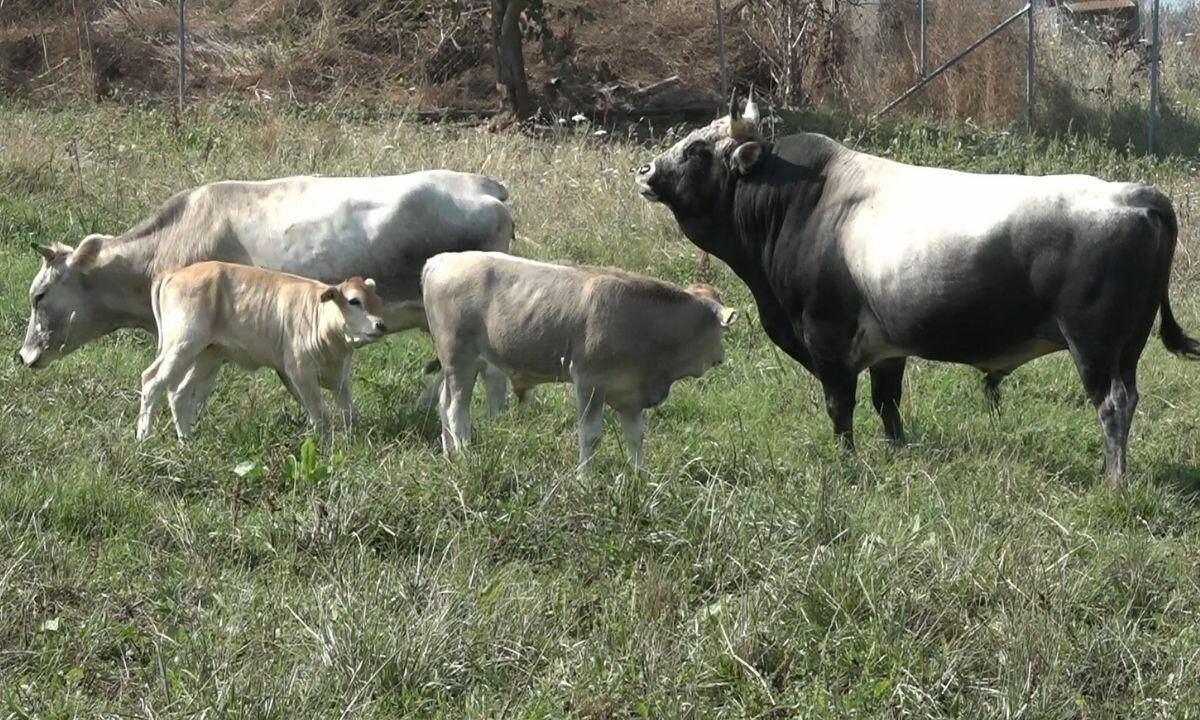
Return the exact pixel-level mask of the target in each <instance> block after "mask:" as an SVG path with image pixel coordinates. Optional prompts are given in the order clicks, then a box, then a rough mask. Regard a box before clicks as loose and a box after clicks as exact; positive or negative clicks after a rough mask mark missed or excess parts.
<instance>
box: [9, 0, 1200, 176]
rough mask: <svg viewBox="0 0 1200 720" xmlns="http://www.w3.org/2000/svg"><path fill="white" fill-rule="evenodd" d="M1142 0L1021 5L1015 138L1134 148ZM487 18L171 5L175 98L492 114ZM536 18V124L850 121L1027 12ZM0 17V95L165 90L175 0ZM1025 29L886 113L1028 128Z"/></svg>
mask: <svg viewBox="0 0 1200 720" xmlns="http://www.w3.org/2000/svg"><path fill="white" fill-rule="evenodd" d="M1153 2H1154V0H1091V1H1090V2H1070V1H1069V0H1036V2H1035V3H1034V11H1033V19H1034V30H1035V32H1034V52H1033V64H1034V67H1035V73H1034V75H1035V80H1036V83H1035V92H1034V95H1033V100H1034V107H1033V108H1032V110H1033V112H1032V120H1033V127H1034V129H1036V130H1041V131H1048V132H1053V131H1061V130H1066V129H1068V128H1071V129H1077V130H1078V129H1090V130H1096V131H1100V132H1109V133H1110V134H1114V136H1120V135H1121V134H1122V133H1123V134H1124V135H1125V136H1128V138H1129V139H1130V140H1131V141H1135V142H1136V143H1138V144H1140V143H1141V142H1144V136H1145V125H1146V120H1147V100H1148V96H1149V92H1150V89H1149V87H1148V85H1149V79H1150V68H1149V62H1148V61H1149V59H1150V58H1151V56H1152V53H1151V52H1150V49H1149V44H1148V43H1149V40H1150V37H1151V35H1152V23H1151V22H1150V17H1149V10H1150V7H1151V5H1152V4H1153ZM1160 2H1161V15H1162V20H1161V24H1160V28H1161V35H1162V41H1161V47H1162V52H1161V89H1162V94H1161V101H1160V103H1159V110H1160V115H1161V124H1162V128H1161V132H1160V133H1159V135H1160V137H1161V138H1163V139H1164V141H1169V139H1170V138H1171V137H1179V136H1187V137H1194V134H1193V135H1188V134H1187V133H1183V134H1182V135H1181V134H1180V133H1175V132H1171V130H1172V128H1176V127H1179V126H1180V125H1181V124H1189V123H1192V122H1194V121H1195V118H1197V117H1200V107H1198V105H1200V100H1198V98H1200V40H1198V39H1197V37H1196V31H1197V30H1198V29H1200V0H1160ZM491 7H492V2H491V0H186V5H185V10H186V13H185V17H186V22H187V31H186V36H187V37H186V40H187V44H186V47H187V69H188V73H187V78H186V84H185V87H184V96H185V98H186V99H188V100H189V101H190V100H194V99H198V98H202V97H212V96H218V95H228V94H239V95H243V96H247V97H249V98H251V99H254V100H261V101H280V100H303V101H320V102H330V103H335V102H344V101H348V100H350V99H355V98H362V97H376V98H382V99H386V100H387V101H389V102H394V103H398V104H403V105H409V106H415V107H417V108H420V109H423V110H428V111H437V110H446V109H450V110H458V111H463V112H473V113H480V114H486V112H487V111H490V110H494V109H496V108H497V107H498V106H499V104H500V98H499V94H498V92H497V88H496V73H495V68H494V65H493V63H494V59H493V47H492V28H491V22H492V20H491ZM531 7H532V5H531ZM538 7H539V8H540V10H541V12H539V13H538V16H537V18H536V19H531V20H530V21H529V22H527V23H526V24H525V26H524V36H525V61H526V69H527V75H528V78H529V86H530V92H531V95H532V97H533V99H534V105H535V106H536V107H538V108H540V109H541V110H543V111H544V112H546V113H550V114H559V115H562V114H574V113H577V112H584V113H589V114H604V113H610V114H611V113H614V112H620V113H624V114H626V115H633V116H638V115H639V114H654V113H666V114H669V113H672V112H685V113H686V112H692V113H694V114H703V113H706V112H707V113H711V112H714V111H716V109H717V108H719V107H720V106H721V105H722V104H723V101H724V99H725V98H726V97H727V95H726V92H727V91H728V86H730V85H732V86H734V87H736V88H738V89H739V90H740V91H742V92H745V90H746V89H748V88H749V86H750V85H753V86H754V87H755V88H756V89H757V91H758V93H759V94H760V95H763V96H765V97H766V98H767V99H768V100H769V101H770V102H773V103H774V104H775V105H776V106H785V105H786V106H805V105H808V104H814V103H819V104H826V105H834V106H839V107H843V108H846V109H848V110H849V111H851V112H853V113H855V114H858V115H862V116H868V115H871V114H874V113H876V112H878V111H879V110H880V109H882V108H884V107H885V106H887V105H888V103H889V102H891V101H892V100H894V99H895V98H897V97H899V96H900V95H901V94H902V93H904V92H905V91H906V90H908V89H909V88H911V87H912V86H913V85H915V84H916V83H918V82H919V81H920V80H921V79H922V78H924V77H928V76H929V75H930V74H932V73H934V72H935V71H936V70H937V69H938V68H939V67H940V66H941V65H942V64H943V63H945V62H946V61H947V60H949V59H951V58H953V57H954V56H955V55H956V54H957V53H958V52H960V51H961V50H963V49H964V48H967V47H968V46H970V45H971V44H972V43H974V42H975V41H977V40H978V39H979V38H981V37H982V36H983V35H984V34H985V33H987V32H988V31H989V30H991V29H993V28H995V27H996V26H997V25H998V24H999V23H1001V22H1002V21H1004V20H1005V19H1006V18H1011V17H1013V15H1014V13H1017V12H1018V11H1020V10H1021V9H1022V8H1023V7H1025V2H1022V1H1021V0H998V1H996V2H957V1H955V2H951V1H949V0H627V1H626V2H611V1H610V0H543V2H542V3H541V4H540V5H538ZM0 8H2V9H0V19H2V24H0V92H4V93H5V94H17V95H21V94H27V95H34V96H39V95H40V96H45V95H62V94H71V93H75V94H79V93H83V94H88V95H92V96H96V97H116V98H122V97H126V96H141V95H147V94H149V95H157V96H166V97H173V96H174V95H175V90H176V87H175V85H176V83H177V79H176V78H177V71H178V65H179V61H178V49H177V41H178V31H177V22H178V9H179V0H65V1H54V2H51V0H3V4H0ZM718 9H719V10H720V18H721V20H722V23H721V24H720V30H721V31H723V32H722V33H721V34H720V35H719V32H718V22H717V19H718ZM527 14H528V13H527ZM535 20H536V21H535ZM1027 38H1028V33H1027V27H1026V24H1025V22H1024V19H1021V20H1019V21H1017V22H1014V23H1013V24H1012V25H1011V26H1009V27H1007V28H1006V29H1004V30H1002V31H1000V32H998V33H996V34H995V35H994V37H991V38H990V39H988V40H987V41H986V42H985V43H983V44H981V45H980V46H979V47H978V48H977V49H975V50H974V51H973V52H971V53H970V54H969V55H967V56H966V57H965V58H964V59H962V60H961V61H960V62H957V63H955V64H953V65H952V66H951V67H949V68H948V69H946V70H945V72H943V73H941V74H939V75H937V77H936V78H934V79H933V80H932V81H930V82H929V83H928V85H927V86H925V87H923V88H922V89H920V90H919V91H918V92H916V93H914V94H913V96H912V97H911V98H909V99H906V100H905V101H904V102H903V103H901V104H900V105H899V106H898V107H897V109H896V112H905V113H907V112H921V113H927V114H931V115H934V116H938V117H943V118H954V119H958V120H969V121H970V122H973V123H978V124H981V125H985V126H991V127H1015V126H1018V125H1019V124H1020V123H1021V122H1022V121H1023V120H1024V119H1025V116H1026V73H1027V67H1026V65H1027V62H1026V58H1027V48H1028V41H1027ZM719 40H723V42H719ZM1168 148H1169V149H1174V150H1184V151H1187V149H1186V148H1170V147H1169V144H1168ZM1191 152H1196V148H1192V149H1191Z"/></svg>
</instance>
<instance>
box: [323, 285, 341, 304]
mask: <svg viewBox="0 0 1200 720" xmlns="http://www.w3.org/2000/svg"><path fill="white" fill-rule="evenodd" d="M341 296H342V291H341V290H339V289H338V287H337V285H330V286H329V287H327V288H325V289H324V290H322V291H321V302H325V301H327V300H334V299H336V298H340V297H341Z"/></svg>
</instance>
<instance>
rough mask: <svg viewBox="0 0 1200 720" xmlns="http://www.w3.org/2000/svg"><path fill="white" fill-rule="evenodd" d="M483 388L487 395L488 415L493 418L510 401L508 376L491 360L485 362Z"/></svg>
mask: <svg viewBox="0 0 1200 720" xmlns="http://www.w3.org/2000/svg"><path fill="white" fill-rule="evenodd" d="M481 371H482V372H483V388H484V392H485V395H486V396H487V416H488V419H489V420H490V419H492V418H494V417H496V416H497V415H499V414H500V411H502V410H503V409H504V406H505V405H506V404H507V401H508V376H507V375H505V374H504V371H503V370H501V369H500V368H498V367H496V366H495V365H493V364H491V363H490V362H484V363H483V368H482V370H481Z"/></svg>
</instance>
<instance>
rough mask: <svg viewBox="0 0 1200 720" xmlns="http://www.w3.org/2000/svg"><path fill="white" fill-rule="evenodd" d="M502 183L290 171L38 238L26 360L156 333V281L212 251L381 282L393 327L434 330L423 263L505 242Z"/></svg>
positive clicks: (449, 175)
mask: <svg viewBox="0 0 1200 720" xmlns="http://www.w3.org/2000/svg"><path fill="white" fill-rule="evenodd" d="M507 198H508V191H507V190H506V189H505V188H504V186H503V185H501V184H500V183H498V182H496V181H495V180H492V179H491V178H488V177H485V176H483V175H474V174H470V173H460V172H451V171H448V170H426V171H421V172H414V173H409V174H407V175H395V176H390V177H369V178H363V177H289V178H282V179H278V180H265V181H261V182H233V181H230V182H217V183H211V184H209V185H202V186H200V187H197V188H193V189H191V190H185V191H183V192H180V193H178V194H176V195H174V196H172V197H171V198H170V199H169V200H167V201H166V202H165V203H163V205H162V206H161V207H160V208H159V209H158V210H156V211H155V212H154V213H153V214H151V215H150V217H148V218H146V219H145V220H143V221H142V222H140V223H138V224H137V225H135V226H134V227H133V228H132V229H130V230H129V231H127V232H125V233H124V234H122V235H120V236H117V237H113V236H110V235H89V236H88V237H86V238H84V239H83V241H82V242H81V243H80V244H79V246H78V247H74V248H73V247H71V246H69V245H63V244H61V243H55V244H53V245H49V246H44V245H34V249H35V250H37V251H38V252H39V253H40V254H41V256H42V267H41V269H40V270H39V271H38V273H37V275H36V276H35V277H34V279H33V283H32V285H31V287H30V289H29V302H30V306H31V311H30V314H29V326H28V329H27V330H26V333H25V342H24V343H23V344H22V345H21V349H20V350H19V351H18V353H17V360H18V361H19V362H20V363H21V364H23V365H25V366H27V367H31V368H43V367H46V366H47V365H49V364H50V363H52V362H54V361H55V360H56V359H58V358H60V357H62V356H64V355H67V354H69V353H71V352H73V351H74V350H76V349H77V348H79V347H81V346H83V345H84V344H86V343H88V342H91V341H92V340H95V339H96V338H99V337H101V336H103V335H106V334H108V333H110V332H112V331H114V330H117V329H120V328H127V327H136V328H142V329H144V330H148V331H150V332H154V327H155V326H154V317H153V313H152V312H151V308H150V283H151V279H152V278H153V277H154V276H155V275H157V274H159V273H162V272H165V271H167V270H172V269H175V268H179V267H183V266H185V265H190V264H192V263H195V262H200V261H203V260H222V261H225V262H232V263H238V264H241V265H253V266H257V267H262V268H266V269H268V270H277V271H281V272H290V273H294V274H296V275H302V276H304V277H311V278H314V279H316V280H321V281H323V282H328V283H335V282H338V281H340V280H341V279H342V278H346V277H352V276H355V275H361V276H364V277H365V276H368V275H369V276H371V277H373V278H375V280H376V282H378V283H379V286H378V291H379V295H380V297H381V298H382V300H383V304H384V307H383V317H384V321H385V322H386V323H387V326H388V331H389V332H398V331H401V330H405V329H408V328H414V327H416V328H423V327H425V315H424V311H423V310H422V308H421V292H420V288H419V279H420V272H421V267H422V265H423V264H424V263H425V260H426V259H427V258H429V257H431V256H433V255H436V254H437V253H439V252H444V251H451V250H468V249H480V250H507V249H508V247H509V244H510V242H511V240H512V236H513V224H512V217H511V215H510V214H509V210H508V207H507V206H506V205H505V202H504V201H505V200H506V199H507Z"/></svg>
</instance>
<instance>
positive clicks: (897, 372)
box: [871, 357, 907, 445]
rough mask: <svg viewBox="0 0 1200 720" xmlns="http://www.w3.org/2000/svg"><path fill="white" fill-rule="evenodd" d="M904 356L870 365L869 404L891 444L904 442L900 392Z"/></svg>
mask: <svg viewBox="0 0 1200 720" xmlns="http://www.w3.org/2000/svg"><path fill="white" fill-rule="evenodd" d="M906 362H907V359H906V358H902V357H899V358H889V359H887V360H882V361H880V362H878V363H875V364H874V365H872V366H871V404H872V405H874V406H875V412H877V413H879V418H880V419H881V420H883V435H884V437H886V438H887V440H888V442H890V443H891V444H892V445H903V444H904V425H903V424H902V423H901V422H900V394H901V393H902V392H903V391H904V387H903V386H904V366H905V363H906Z"/></svg>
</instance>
